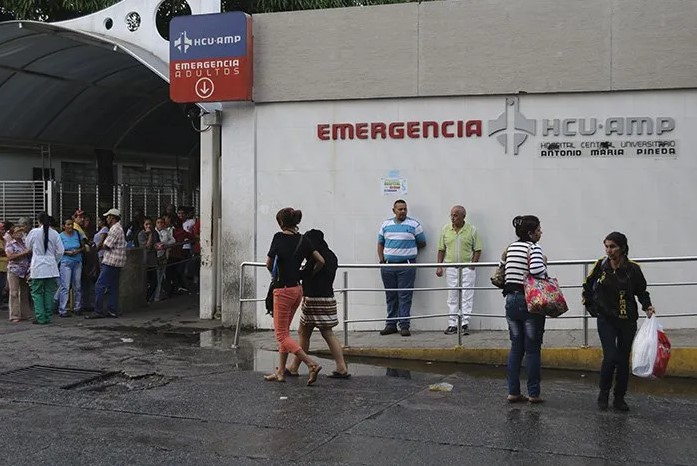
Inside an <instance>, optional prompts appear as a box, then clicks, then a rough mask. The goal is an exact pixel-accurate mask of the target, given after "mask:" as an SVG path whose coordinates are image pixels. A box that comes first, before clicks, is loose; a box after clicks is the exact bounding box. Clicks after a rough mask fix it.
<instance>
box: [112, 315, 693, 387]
mask: <svg viewBox="0 0 697 466" xmlns="http://www.w3.org/2000/svg"><path fill="white" fill-rule="evenodd" d="M121 330H123V331H126V332H127V333H129V334H130V335H131V336H132V338H133V342H132V343H129V344H135V345H138V346H145V347H155V348H158V351H162V350H165V349H177V348H186V347H188V348H204V349H205V348H208V349H218V350H224V351H225V352H233V353H234V355H235V357H234V360H235V361H234V366H235V367H236V368H239V369H240V370H253V371H258V372H271V371H273V370H274V368H275V367H276V365H277V361H278V354H277V353H276V351H274V350H272V349H271V348H273V347H274V342H273V335H272V334H271V333H269V341H268V343H264V348H258V347H255V346H254V344H253V343H252V342H250V341H247V340H245V339H244V338H242V340H241V341H240V347H239V348H237V349H232V343H233V340H234V335H235V333H234V331H233V330H230V329H221V328H217V329H212V330H200V329H176V328H171V329H162V328H160V329H133V328H129V329H121ZM256 344H257V345H258V344H259V343H258V342H257V343H256ZM313 357H315V358H316V359H320V360H321V361H322V366H323V367H324V373H325V374H330V373H331V371H332V369H333V365H334V363H333V361H332V360H331V358H329V357H328V356H326V355H316V356H313ZM347 362H348V364H349V370H350V372H351V374H352V376H354V377H361V376H372V377H401V378H412V377H414V378H416V377H419V378H423V377H427V378H432V377H433V376H434V375H436V376H437V375H441V376H447V375H451V374H464V375H467V376H470V377H482V378H492V379H501V380H504V379H505V377H506V372H505V371H506V368H505V366H487V365H477V364H459V363H441V362H427V361H411V360H399V359H386V358H365V357H362V358H361V357H350V358H347ZM300 372H301V376H305V374H306V373H307V369H306V368H305V367H304V366H301V370H300ZM524 372H525V371H524V370H523V371H522V373H521V377H524ZM543 377H544V379H545V380H546V381H554V382H556V383H561V384H564V383H570V384H571V383H574V384H577V383H581V384H583V385H585V386H589V387H597V385H598V373H596V372H583V371H571V370H553V369H544V370H543ZM630 384H631V390H632V391H636V392H637V393H644V394H653V395H663V396H665V395H680V396H691V397H697V384H696V383H695V381H694V379H688V378H680V377H667V378H665V379H661V380H651V379H641V378H638V377H632V378H631V381H630Z"/></svg>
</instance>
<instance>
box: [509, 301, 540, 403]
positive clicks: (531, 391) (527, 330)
mask: <svg viewBox="0 0 697 466" xmlns="http://www.w3.org/2000/svg"><path fill="white" fill-rule="evenodd" d="M506 320H507V321H508V333H509V335H510V338H511V352H510V353H509V354H508V367H507V369H506V373H507V378H508V394H509V395H520V366H521V363H522V362H523V356H525V370H526V372H527V375H528V396H532V397H538V396H540V365H541V359H540V347H541V346H542V335H543V334H544V333H545V317H544V316H543V315H539V314H530V313H529V312H528V306H527V304H526V303H525V294H524V293H523V292H522V291H516V292H513V293H509V294H508V295H506Z"/></svg>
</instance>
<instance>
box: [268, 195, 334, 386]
mask: <svg viewBox="0 0 697 466" xmlns="http://www.w3.org/2000/svg"><path fill="white" fill-rule="evenodd" d="M301 219H302V212H300V211H299V210H295V209H293V208H291V207H286V208H285V209H281V210H279V211H278V213H277V214H276V221H277V222H278V225H279V226H280V227H281V231H280V232H278V233H276V234H275V235H274V237H273V241H272V242H271V247H269V253H268V254H267V257H266V268H267V269H269V271H270V272H272V273H274V265H275V269H276V270H277V272H276V275H275V276H276V277H277V282H278V285H277V288H276V289H275V290H274V291H273V326H274V333H275V335H276V340H278V357H279V362H278V367H277V368H276V371H275V372H274V373H273V374H269V375H267V376H264V378H265V379H266V380H268V381H275V382H285V372H286V363H287V361H288V353H293V354H294V355H295V356H297V357H298V358H299V359H300V360H301V361H302V362H304V363H305V364H307V367H308V368H309V369H310V377H309V379H308V381H307V384H308V385H312V384H314V383H315V381H317V374H319V371H320V370H322V367H321V366H320V365H319V364H317V362H315V360H313V359H312V358H310V357H309V356H308V355H307V353H306V352H305V351H304V350H303V349H302V348H301V347H300V345H299V344H298V343H297V342H296V341H295V340H293V339H292V338H291V337H290V323H291V322H292V321H293V316H294V315H295V311H296V310H297V309H298V306H299V305H300V301H301V300H302V297H303V290H302V288H301V286H300V266H301V265H302V263H303V261H304V260H305V259H313V260H314V267H313V271H314V273H316V272H317V271H318V270H319V269H321V268H322V266H323V265H324V259H323V258H322V256H321V255H320V254H319V252H317V251H316V250H315V248H314V246H312V243H310V241H309V240H308V239H307V238H306V237H305V236H303V235H300V234H299V233H298V224H299V223H300V220H301ZM274 263H275V264H274Z"/></svg>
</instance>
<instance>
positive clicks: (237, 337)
mask: <svg viewBox="0 0 697 466" xmlns="http://www.w3.org/2000/svg"><path fill="white" fill-rule="evenodd" d="M243 292H244V264H242V265H241V266H240V294H239V296H240V300H239V303H240V305H239V306H238V308H237V325H235V338H234V339H233V340H232V348H233V349H237V348H239V347H240V325H242V299H243V298H244V295H243V294H242V293H243Z"/></svg>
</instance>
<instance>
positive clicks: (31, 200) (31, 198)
mask: <svg viewBox="0 0 697 466" xmlns="http://www.w3.org/2000/svg"><path fill="white" fill-rule="evenodd" d="M44 210H47V205H46V196H45V188H44V182H43V181H0V219H1V220H5V221H11V222H16V221H17V220H18V219H19V217H29V218H30V219H32V220H34V219H36V217H38V215H39V212H42V211H44Z"/></svg>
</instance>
